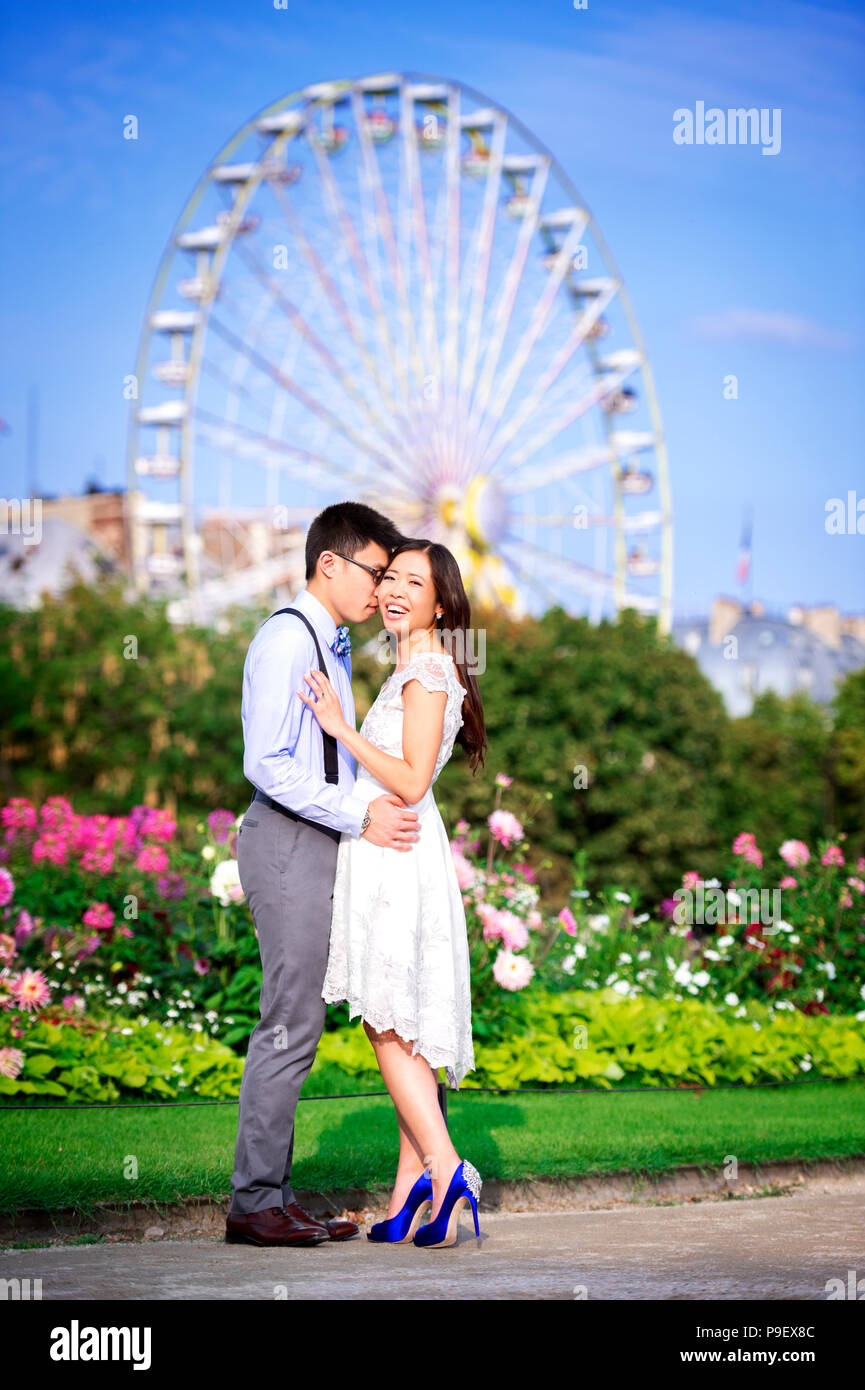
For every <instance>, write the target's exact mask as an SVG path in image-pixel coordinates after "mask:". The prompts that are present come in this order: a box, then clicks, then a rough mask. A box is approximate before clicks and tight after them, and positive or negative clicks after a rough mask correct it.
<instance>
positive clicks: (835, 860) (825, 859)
mask: <svg viewBox="0 0 865 1390" xmlns="http://www.w3.org/2000/svg"><path fill="white" fill-rule="evenodd" d="M820 863H821V864H843V863H844V856H843V854H842V853H841V851H840V849H839V848H838V846H837V845H827V846H826V849H825V852H824V853H823V854H822V855H821V857H820Z"/></svg>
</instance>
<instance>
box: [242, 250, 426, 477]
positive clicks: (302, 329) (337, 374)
mask: <svg viewBox="0 0 865 1390" xmlns="http://www.w3.org/2000/svg"><path fill="white" fill-rule="evenodd" d="M240 255H241V258H242V259H243V261H244V262H245V264H246V265H247V266H248V267H249V269H250V270H251V272H252V274H253V275H255V276H256V278H257V279H258V280H259V281H260V283H262V284H264V285H266V286H267V288H268V290H269V291H270V294H271V298H272V300H273V302H274V303H275V304H277V305H278V307H279V308H280V309H281V310H282V311H283V313H284V314H285V315H286V317H287V318H288V319H289V320H290V322H291V324H292V326H293V327H294V328H295V329H296V330H297V333H298V334H299V335H300V337H301V338H302V339H303V340H304V341H305V342H307V343H308V344H309V345H310V347H311V348H312V350H313V351H314V352H315V353H316V354H317V356H318V357H319V358H320V359H321V361H322V362H323V363H324V365H325V366H326V367H327V368H328V370H329V371H330V373H331V375H332V376H333V377H334V378H335V379H336V380H337V381H339V383H340V385H341V386H342V388H343V390H344V391H345V393H346V395H347V396H348V397H349V398H350V400H352V401H353V402H354V404H355V406H357V407H358V409H359V410H360V412H361V414H363V415H365V416H366V418H367V419H368V420H369V421H370V423H371V424H372V425H373V427H374V428H375V429H376V430H377V431H378V433H379V435H380V436H381V438H382V439H384V440H387V442H388V443H389V444H390V445H391V447H392V448H396V450H397V451H399V447H400V444H399V440H398V439H397V438H396V436H394V435H393V434H392V433H391V430H390V427H389V426H388V424H387V423H386V422H385V421H384V420H383V419H382V417H381V415H380V414H379V413H378V412H377V411H374V410H373V408H372V406H371V405H370V404H369V402H368V400H367V398H366V396H365V395H364V394H363V392H362V391H359V390H358V389H357V387H356V386H355V384H354V382H353V381H352V379H351V377H350V375H349V373H348V371H347V370H346V369H345V368H344V367H343V366H342V365H341V364H340V363H339V362H338V361H337V359H336V357H335V356H334V354H333V353H332V352H331V351H330V349H329V348H328V347H327V346H326V344H325V343H323V342H322V340H321V338H320V336H319V335H318V334H317V333H316V332H315V329H314V328H313V327H312V325H311V324H310V323H308V322H307V320H306V318H305V317H304V315H303V314H302V313H301V312H300V310H299V309H298V307H297V305H296V304H294V303H293V302H292V300H290V299H289V298H288V297H287V296H286V295H285V294H284V293H283V291H282V287H281V286H280V284H279V282H278V281H277V280H276V279H274V277H273V276H272V275H271V274H270V273H269V272H268V271H267V270H266V269H265V267H264V266H263V265H262V264H261V262H260V261H259V260H258V258H257V257H256V256H254V255H253V254H252V252H251V250H250V249H249V247H248V246H244V247H242V248H241V249H240Z"/></svg>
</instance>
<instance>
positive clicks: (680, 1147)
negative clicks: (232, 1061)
mask: <svg viewBox="0 0 865 1390" xmlns="http://www.w3.org/2000/svg"><path fill="white" fill-rule="evenodd" d="M310 1079H311V1078H310ZM345 1083H346V1079H345V1078H344V1077H343V1087H344V1088H345V1089H353V1087H352V1085H351V1084H350V1083H349V1085H348V1086H346V1084H345ZM318 1089H319V1090H321V1089H322V1088H321V1087H319V1088H318ZM448 1122H449V1125H450V1129H451V1134H452V1136H453V1140H454V1143H455V1145H456V1148H457V1150H458V1152H459V1153H460V1154H461V1155H462V1156H464V1157H466V1158H470V1159H471V1161H472V1162H473V1163H474V1164H475V1166H476V1167H477V1168H478V1169H479V1171H480V1173H481V1176H482V1177H483V1178H487V1179H493V1178H500V1179H517V1178H530V1177H563V1178H564V1177H577V1176H580V1175H583V1174H589V1173H592V1174H602V1173H610V1172H615V1171H622V1170H627V1171H630V1172H643V1173H646V1174H649V1175H653V1174H660V1173H665V1172H669V1171H670V1170H671V1169H674V1168H676V1167H679V1166H682V1165H684V1164H691V1163H696V1164H699V1165H701V1166H704V1167H706V1168H710V1169H714V1170H718V1169H719V1168H720V1167H721V1165H722V1164H723V1163H724V1160H725V1159H726V1157H727V1156H728V1155H730V1154H732V1155H735V1156H736V1158H737V1159H738V1161H739V1163H740V1164H741V1163H755V1162H769V1161H772V1160H779V1159H791V1160H806V1159H812V1160H814V1159H827V1158H848V1157H851V1156H853V1155H858V1154H862V1153H865V1080H861V1081H860V1080H855V1081H836V1082H833V1081H825V1082H820V1081H817V1082H814V1083H813V1084H806V1085H801V1084H800V1085H796V1086H787V1087H784V1086H778V1087H766V1088H765V1089H757V1090H744V1089H736V1090H727V1091H721V1090H719V1091H710V1090H705V1091H702V1092H699V1093H693V1092H687V1091H673V1092H663V1093H660V1094H659V1093H656V1092H651V1091H646V1092H642V1093H639V1094H634V1093H629V1092H624V1091H623V1092H615V1091H613V1092H597V1093H592V1094H589V1095H572V1094H571V1095H568V1094H559V1095H556V1094H554V1093H545V1094H535V1095H522V1096H516V1095H503V1096H494V1095H484V1094H479V1093H475V1094H472V1093H471V1092H470V1091H462V1092H459V1093H457V1092H449V1093H448ZM236 1131H237V1108H236V1106H235V1105H221V1106H216V1105H202V1106H199V1107H198V1108H196V1107H193V1106H180V1107H177V1108H175V1109H172V1108H170V1107H165V1108H154V1109H141V1110H134V1109H127V1110H124V1109H119V1110H93V1111H82V1110H70V1111H68V1112H66V1113H64V1112H63V1110H44V1111H41V1112H35V1111H27V1110H19V1111H11V1110H5V1111H4V1110H3V1108H2V1107H0V1210H2V1211H3V1212H10V1211H14V1210H15V1209H17V1208H20V1207H37V1208H42V1209H46V1208H54V1209H57V1208H60V1207H77V1208H78V1209H79V1210H80V1211H82V1212H88V1211H89V1210H90V1209H91V1206H92V1204H93V1203H96V1202H112V1203H117V1204H121V1205H122V1204H125V1203H128V1202H134V1201H153V1202H162V1203H164V1202H171V1201H175V1200H177V1199H178V1198H180V1197H191V1196H197V1197H205V1196H206V1197H214V1198H218V1199H227V1198H228V1197H229V1195H230V1179H231V1173H232V1169H233V1160H234V1141H235V1135H236ZM396 1151H397V1131H396V1123H395V1120H394V1116H393V1109H392V1106H391V1103H390V1101H389V1099H388V1098H387V1097H386V1096H382V1097H380V1098H379V1097H369V1098H364V1099H358V1100H339V1099H333V1100H330V1099H328V1100H301V1103H300V1105H299V1106H298V1112H297V1133H296V1139H295V1150H294V1154H295V1156H294V1171H293V1174H292V1180H293V1184H294V1186H295V1187H296V1188H297V1189H298V1190H303V1189H307V1190H309V1189H312V1190H318V1191H322V1192H327V1191H334V1190H336V1189H340V1188H348V1187H363V1188H375V1187H377V1186H379V1185H381V1186H388V1185H389V1184H390V1182H391V1180H392V1176H393V1171H394V1163H395V1156H396ZM133 1161H134V1163H135V1164H136V1165H137V1176H136V1177H131V1176H125V1174H126V1173H130V1172H131V1171H132V1164H133Z"/></svg>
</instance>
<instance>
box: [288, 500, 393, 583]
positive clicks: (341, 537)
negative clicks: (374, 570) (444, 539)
mask: <svg viewBox="0 0 865 1390" xmlns="http://www.w3.org/2000/svg"><path fill="white" fill-rule="evenodd" d="M404 539H405V537H404V536H403V535H402V533H401V532H400V531H399V530H398V529H397V527H396V526H394V524H393V522H392V521H390V520H389V519H388V517H386V516H382V514H381V512H377V511H375V510H374V509H373V508H372V507H367V506H365V505H364V503H363V502H334V503H333V505H332V506H330V507H325V509H324V511H323V512H319V514H318V516H317V517H316V518H315V520H314V521H313V522H312V524H311V525H310V528H309V530H308V531H307V533H306V578H307V579H308V580H309V579H312V577H313V575H314V574H315V568H316V565H317V564H318V557H319V555H320V554H321V552H322V551H323V550H336V551H339V552H340V554H342V555H349V556H354V555H356V554H357V552H358V551H359V550H363V548H364V546H366V545H369V543H370V541H375V542H377V544H378V545H380V546H381V547H382V548H383V549H384V550H386V551H387V553H388V558H390V554H391V551H393V550H395V549H396V547H397V546H398V545H399V544H400V542H401V541H402V540H404Z"/></svg>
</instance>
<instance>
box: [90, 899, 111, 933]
mask: <svg viewBox="0 0 865 1390" xmlns="http://www.w3.org/2000/svg"><path fill="white" fill-rule="evenodd" d="M84 925H85V926H87V927H95V928H96V930H97V931H109V930H110V928H111V927H113V925H114V913H113V912H112V911H111V908H110V907H109V906H108V904H107V903H91V904H90V906H89V907H88V909H87V911H86V912H85V914H84Z"/></svg>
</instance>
